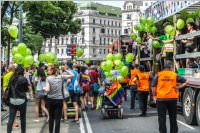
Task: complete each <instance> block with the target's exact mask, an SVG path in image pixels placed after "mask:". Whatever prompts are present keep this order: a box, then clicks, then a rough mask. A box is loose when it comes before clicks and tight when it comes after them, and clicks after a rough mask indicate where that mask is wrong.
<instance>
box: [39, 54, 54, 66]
mask: <svg viewBox="0 0 200 133" xmlns="http://www.w3.org/2000/svg"><path fill="white" fill-rule="evenodd" d="M38 60H39V61H40V62H46V63H48V64H57V63H58V60H57V58H56V55H55V54H54V53H52V52H47V53H44V54H40V55H39V57H38Z"/></svg>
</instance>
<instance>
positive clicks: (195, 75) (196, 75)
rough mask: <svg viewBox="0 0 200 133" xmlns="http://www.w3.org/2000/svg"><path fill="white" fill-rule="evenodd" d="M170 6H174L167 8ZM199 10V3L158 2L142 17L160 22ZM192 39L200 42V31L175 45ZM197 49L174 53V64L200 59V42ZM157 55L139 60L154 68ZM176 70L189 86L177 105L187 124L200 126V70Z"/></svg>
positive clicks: (182, 36)
mask: <svg viewBox="0 0 200 133" xmlns="http://www.w3.org/2000/svg"><path fill="white" fill-rule="evenodd" d="M170 4H171V5H172V6H170V7H169V6H166V5H170ZM165 7H166V8H168V10H167V9H166V10H165V9H164V8H165ZM199 8H200V2H199V1H158V2H155V3H154V4H153V5H151V6H150V7H149V8H147V9H146V11H145V12H143V13H142V15H143V16H146V17H149V16H152V17H154V20H155V22H160V21H163V20H164V19H167V18H168V17H170V16H173V18H174V19H176V16H177V15H179V14H180V11H182V10H187V11H189V12H191V11H195V10H197V9H199ZM159 9H163V10H159ZM155 11H160V12H155ZM166 11H169V12H166ZM170 11H171V12H170ZM197 21H198V23H199V19H197ZM191 37H195V38H197V39H198V40H199V39H200V31H199V30H198V31H196V32H194V33H189V34H184V35H180V36H177V37H176V38H175V45H176V42H177V41H179V40H182V39H186V38H191ZM175 49H176V48H175ZM197 49H198V50H197V51H196V52H193V53H187V54H184V53H181V54H178V53H176V52H174V62H178V61H183V60H186V59H187V58H193V59H200V41H197ZM138 53H140V49H139V50H138ZM155 55H156V53H154V55H151V56H150V57H148V58H139V59H138V60H139V63H144V62H147V61H150V62H151V65H152V66H156V65H157V64H155V63H156V58H155ZM174 64H176V63H174ZM153 68H154V69H153V71H154V72H155V71H157V70H155V69H156V68H157V67H153ZM174 68H175V69H174V71H176V72H177V73H178V74H179V75H181V76H184V77H185V78H186V79H187V80H188V85H187V86H186V87H185V88H184V89H182V90H180V96H179V100H178V103H177V105H178V106H179V107H181V109H182V114H183V116H184V118H185V121H186V123H187V124H191V125H193V124H198V125H199V126H200V68H198V69H192V68H177V67H176V65H175V66H174Z"/></svg>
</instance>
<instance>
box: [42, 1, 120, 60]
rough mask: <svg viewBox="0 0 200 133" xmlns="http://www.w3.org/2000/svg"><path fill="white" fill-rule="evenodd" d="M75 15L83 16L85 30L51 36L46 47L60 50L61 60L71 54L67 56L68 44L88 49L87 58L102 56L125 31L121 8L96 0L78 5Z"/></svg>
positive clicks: (82, 21)
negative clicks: (55, 36)
mask: <svg viewBox="0 0 200 133" xmlns="http://www.w3.org/2000/svg"><path fill="white" fill-rule="evenodd" d="M78 8H79V9H78V11H77V13H76V14H75V15H74V19H80V20H81V31H80V32H79V33H78V34H75V35H63V36H60V37H59V38H58V39H55V38H52V39H47V40H46V41H45V42H44V48H43V50H44V51H45V52H48V51H51V52H54V53H56V54H57V57H58V59H59V60H63V59H66V58H71V57H70V56H67V54H66V52H67V44H72V42H71V40H72V38H73V42H74V43H75V44H76V46H77V47H81V48H83V49H84V55H83V58H90V59H94V60H102V59H103V58H105V55H106V54H107V53H108V49H109V44H110V43H111V42H112V43H113V42H114V41H115V40H116V39H117V38H118V37H119V36H120V35H121V26H122V19H121V8H117V7H112V6H107V5H103V4H99V3H94V2H85V3H82V4H80V5H78Z"/></svg>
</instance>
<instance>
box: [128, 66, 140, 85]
mask: <svg viewBox="0 0 200 133" xmlns="http://www.w3.org/2000/svg"><path fill="white" fill-rule="evenodd" d="M139 73H140V70H139V69H137V68H135V69H133V70H131V78H130V80H129V85H136V84H135V82H134V78H135V76H136V75H137V74H139Z"/></svg>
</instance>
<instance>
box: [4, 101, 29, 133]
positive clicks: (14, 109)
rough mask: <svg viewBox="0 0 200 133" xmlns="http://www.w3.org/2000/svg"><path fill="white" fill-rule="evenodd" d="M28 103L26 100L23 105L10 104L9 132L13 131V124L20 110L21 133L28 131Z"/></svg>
mask: <svg viewBox="0 0 200 133" xmlns="http://www.w3.org/2000/svg"><path fill="white" fill-rule="evenodd" d="M26 105H27V103H26V102H25V103H23V104H21V105H12V104H10V105H9V120H8V125H7V133H11V132H12V126H13V122H14V120H15V117H16V113H17V111H19V112H20V121H21V133H26Z"/></svg>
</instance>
